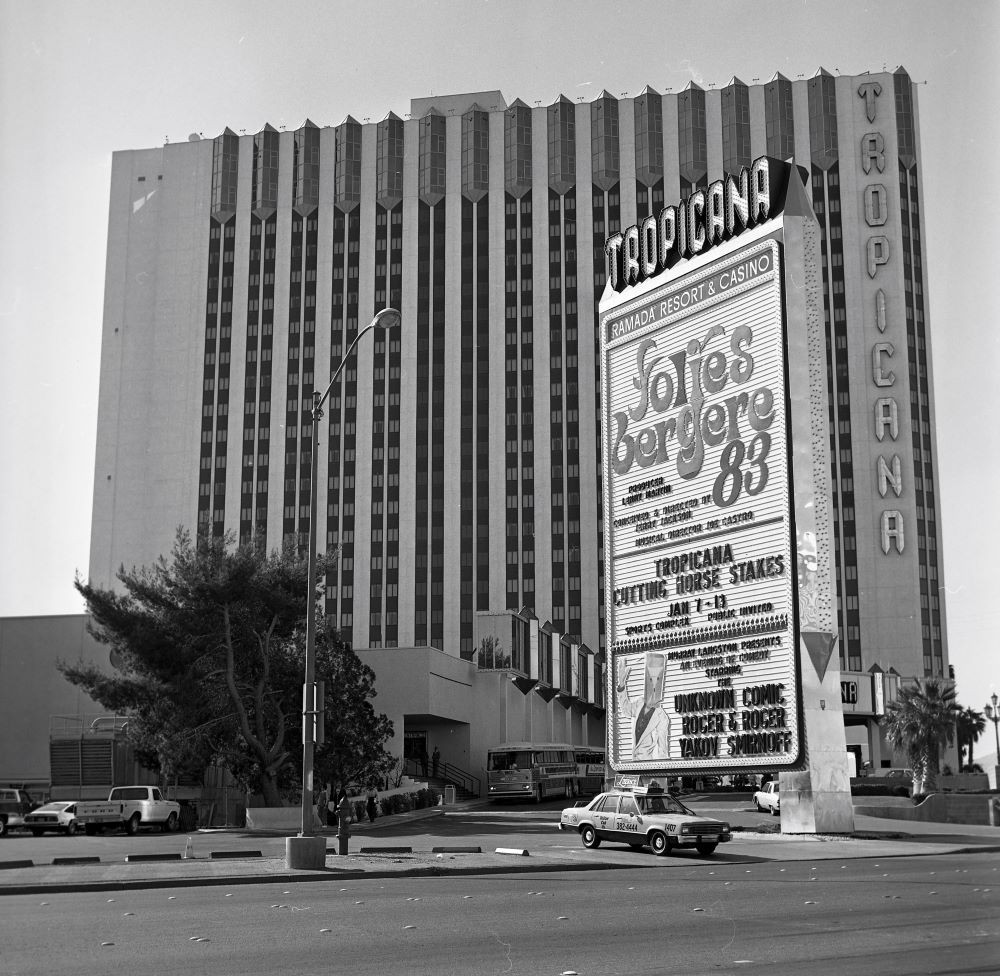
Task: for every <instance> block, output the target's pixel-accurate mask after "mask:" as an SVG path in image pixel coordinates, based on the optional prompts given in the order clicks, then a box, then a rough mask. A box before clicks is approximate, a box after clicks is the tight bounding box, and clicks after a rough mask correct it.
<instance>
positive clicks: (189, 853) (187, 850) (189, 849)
mask: <svg viewBox="0 0 1000 976" xmlns="http://www.w3.org/2000/svg"><path fill="white" fill-rule="evenodd" d="M182 856H183V858H184V859H185V860H187V859H188V858H189V857H194V841H193V840H192V839H191V838H190V837H189V838H188V839H187V843H186V844H185V845H184V854H183V855H182Z"/></svg>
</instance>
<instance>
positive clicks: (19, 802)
mask: <svg viewBox="0 0 1000 976" xmlns="http://www.w3.org/2000/svg"><path fill="white" fill-rule="evenodd" d="M37 806H38V804H37V803H35V801H34V800H32V798H31V794H30V793H27V792H26V791H25V790H16V789H8V788H6V787H4V788H3V789H0V837H5V836H6V834H7V831H8V830H10V828H11V827H23V826H24V818H25V817H26V816H27V815H28V814H29V813H31V811H32V810H34V809H35V807H37Z"/></svg>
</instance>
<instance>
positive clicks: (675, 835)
mask: <svg viewBox="0 0 1000 976" xmlns="http://www.w3.org/2000/svg"><path fill="white" fill-rule="evenodd" d="M559 829H560V830H575V831H577V833H579V834H580V837H581V839H582V840H583V846H584V847H589V848H594V847H600V846H601V841H602V840H610V841H616V842H619V843H622V844H628V845H629V847H635V848H638V847H644V846H647V845H648V846H649V849H650V850H651V851H652V852H653V853H654V854H656V855H657V856H659V857H662V856H664V855H665V854H669V853H670V852H671V851H672V850H673V849H674V848H675V847H695V848H697V849H698V853H699V854H711V853H713V851H714V850H715V848H716V847H717V846H718V845H719V844H721V843H725V842H726V841H729V840H732V833H731V831H730V829H729V824H727V823H724V822H723V821H720V820H712V819H710V818H708V817H699V816H698V815H697V814H696V813H694V812H693V811H691V810H689V809H688V808H687V807H686V806H684V804H683V803H681V801H680V800H678V799H677V797H675V796H671V795H670V794H669V793H664V792H663V790H662V789H660V788H658V787H637V788H635V789H633V790H610V791H609V792H607V793H601V794H599V795H598V796H596V797H595V798H594V799H593V800H591V801H590V803H588V804H586V805H585V806H575V807H566V809H564V810H563V812H562V814H561V815H560V817H559Z"/></svg>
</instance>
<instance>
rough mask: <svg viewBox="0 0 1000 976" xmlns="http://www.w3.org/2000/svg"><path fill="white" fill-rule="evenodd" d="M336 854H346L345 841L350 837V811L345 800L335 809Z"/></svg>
mask: <svg viewBox="0 0 1000 976" xmlns="http://www.w3.org/2000/svg"><path fill="white" fill-rule="evenodd" d="M337 824H338V826H337V853H338V854H344V855H346V854H347V841H348V839H349V838H350V836H351V811H350V809H349V804H348V802H347V800H342V801H341V803H340V806H339V807H337Z"/></svg>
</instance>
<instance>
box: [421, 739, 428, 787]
mask: <svg viewBox="0 0 1000 976" xmlns="http://www.w3.org/2000/svg"><path fill="white" fill-rule="evenodd" d="M427 759H428V756H427V746H421V747H420V766H421V768H422V769H423V771H424V778H425V779H426V777H427Z"/></svg>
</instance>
